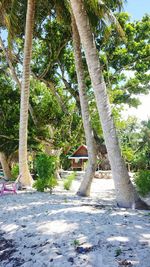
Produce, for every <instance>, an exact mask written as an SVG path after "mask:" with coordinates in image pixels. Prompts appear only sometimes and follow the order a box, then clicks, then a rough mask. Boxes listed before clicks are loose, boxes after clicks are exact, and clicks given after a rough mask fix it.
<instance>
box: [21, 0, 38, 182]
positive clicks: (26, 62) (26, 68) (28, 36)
mask: <svg viewBox="0 0 150 267" xmlns="http://www.w3.org/2000/svg"><path fill="white" fill-rule="evenodd" d="M34 13H35V0H28V5H27V16H26V29H25V44H24V58H23V78H22V84H21V107H20V128H19V172H20V175H21V179H20V182H21V183H22V185H23V186H31V185H32V182H33V179H32V177H31V174H30V172H29V168H28V161H27V137H28V133H27V130H28V109H29V87H30V61H31V55H32V35H33V25H34Z"/></svg>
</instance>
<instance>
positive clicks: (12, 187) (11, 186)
mask: <svg viewBox="0 0 150 267" xmlns="http://www.w3.org/2000/svg"><path fill="white" fill-rule="evenodd" d="M1 185H2V186H1V189H0V195H1V196H2V195H4V194H7V193H13V194H17V186H16V183H12V182H4V183H2V184H1Z"/></svg>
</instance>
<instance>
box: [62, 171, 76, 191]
mask: <svg viewBox="0 0 150 267" xmlns="http://www.w3.org/2000/svg"><path fill="white" fill-rule="evenodd" d="M75 176H76V173H75V172H73V173H71V174H70V175H68V176H67V178H66V179H65V180H64V189H66V190H70V187H71V185H72V182H73V180H74V179H75Z"/></svg>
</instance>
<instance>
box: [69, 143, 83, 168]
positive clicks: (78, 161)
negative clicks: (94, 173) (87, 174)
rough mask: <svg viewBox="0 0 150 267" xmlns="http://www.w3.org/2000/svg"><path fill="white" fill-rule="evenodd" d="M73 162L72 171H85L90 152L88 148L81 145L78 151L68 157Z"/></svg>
mask: <svg viewBox="0 0 150 267" xmlns="http://www.w3.org/2000/svg"><path fill="white" fill-rule="evenodd" d="M68 159H70V160H71V169H72V170H81V171H83V170H84V169H85V165H86V164H85V163H86V162H87V161H88V151H87V146H85V145H81V146H79V147H78V149H77V150H76V151H75V152H74V153H73V154H72V155H71V156H69V157H68Z"/></svg>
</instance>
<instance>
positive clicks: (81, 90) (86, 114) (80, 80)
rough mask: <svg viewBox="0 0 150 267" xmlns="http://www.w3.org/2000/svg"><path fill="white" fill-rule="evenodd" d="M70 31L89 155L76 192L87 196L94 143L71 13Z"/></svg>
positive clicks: (77, 36) (93, 170)
mask: <svg viewBox="0 0 150 267" xmlns="http://www.w3.org/2000/svg"><path fill="white" fill-rule="evenodd" d="M72 33H73V35H72V37H73V46H74V58H75V67H76V73H77V79H78V88H79V97H80V105H81V113H82V120H83V126H84V132H85V137H86V144H87V149H88V157H89V160H88V166H87V169H86V172H85V176H84V178H83V180H82V183H81V185H80V188H79V190H78V192H77V194H78V195H82V196H88V195H89V194H90V188H91V183H92V179H93V177H94V173H95V169H96V143H95V139H94V135H93V131H92V127H91V121H90V113H89V109H88V99H87V95H86V84H85V81H84V80H85V79H84V78H85V77H84V68H83V63H82V53H81V43H80V36H79V33H78V29H77V26H76V22H75V19H74V16H73V15H72Z"/></svg>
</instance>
